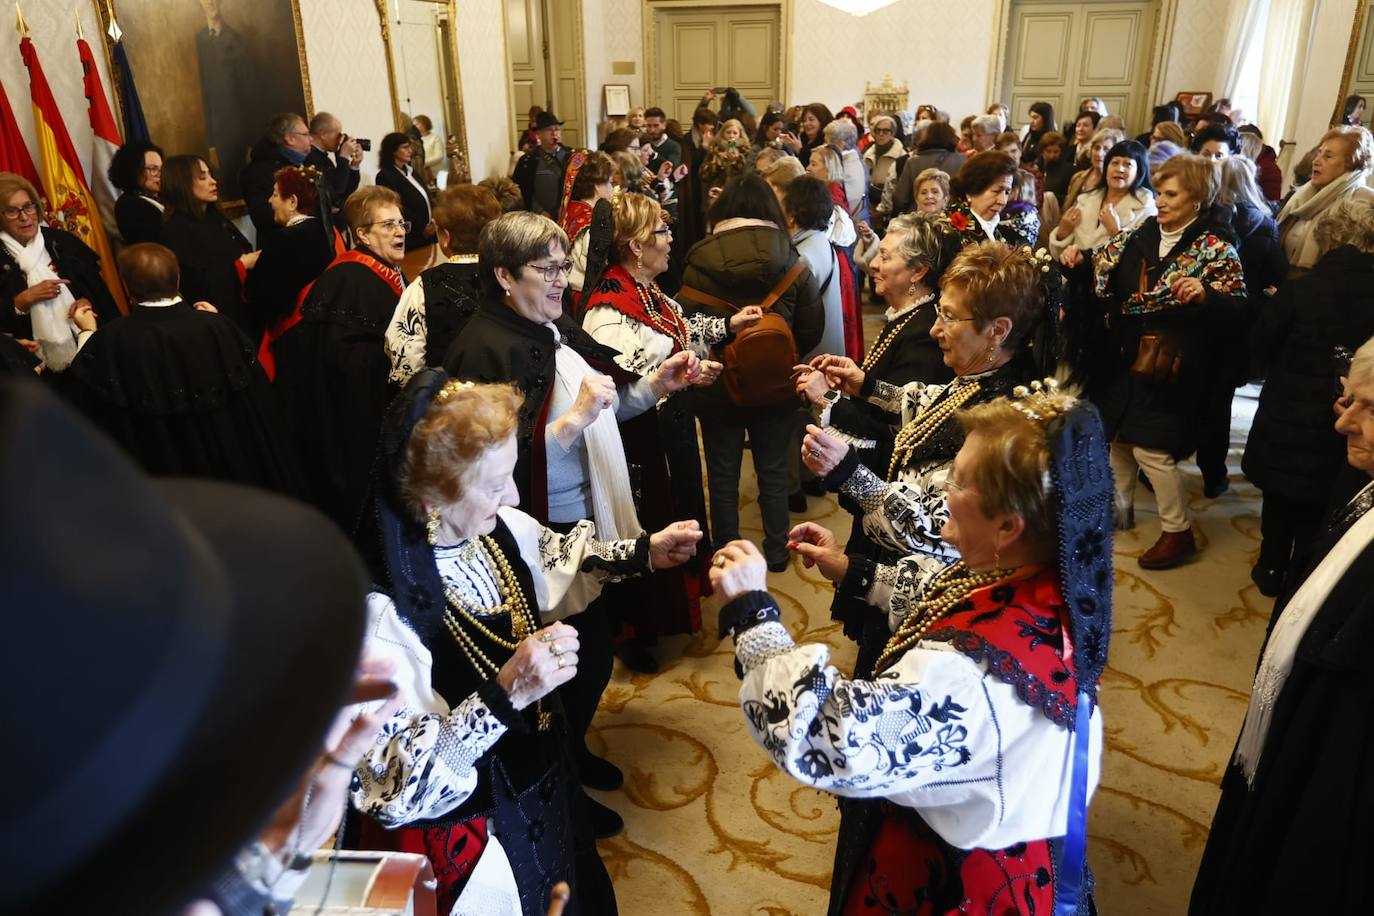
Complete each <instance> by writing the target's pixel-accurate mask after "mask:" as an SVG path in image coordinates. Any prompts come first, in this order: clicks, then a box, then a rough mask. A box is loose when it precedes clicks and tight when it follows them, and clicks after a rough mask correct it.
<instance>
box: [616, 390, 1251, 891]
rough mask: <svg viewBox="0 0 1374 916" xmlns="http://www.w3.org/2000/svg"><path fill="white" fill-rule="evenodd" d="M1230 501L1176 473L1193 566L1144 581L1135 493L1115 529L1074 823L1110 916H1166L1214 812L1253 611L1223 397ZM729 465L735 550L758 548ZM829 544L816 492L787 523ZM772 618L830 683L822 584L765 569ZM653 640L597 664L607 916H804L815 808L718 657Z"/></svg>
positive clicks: (1148, 535) (849, 651)
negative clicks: (620, 776) (1085, 805)
mask: <svg viewBox="0 0 1374 916" xmlns="http://www.w3.org/2000/svg"><path fill="white" fill-rule="evenodd" d="M1236 403H1237V409H1236V414H1237V416H1236V417H1235V418H1234V423H1233V425H1234V426H1235V427H1237V429H1236V431H1235V432H1234V433H1233V448H1232V453H1231V458H1230V463H1231V467H1232V477H1231V490H1230V491H1229V492H1228V493H1226V494H1223V495H1222V496H1221V497H1220V498H1219V499H1216V500H1207V499H1204V498H1203V497H1202V496H1201V489H1202V484H1201V477H1200V476H1199V474H1198V473H1197V469H1196V468H1195V467H1193V466H1191V465H1189V466H1188V467H1187V469H1186V470H1187V472H1188V481H1189V487H1190V491H1191V492H1192V494H1193V498H1192V500H1191V508H1192V511H1193V512H1194V515H1195V529H1196V531H1197V533H1198V536H1199V544H1200V545H1201V546H1202V548H1203V549H1202V554H1201V556H1200V557H1198V558H1197V559H1196V560H1195V561H1193V562H1192V563H1190V564H1188V565H1186V566H1184V567H1181V568H1179V569H1175V570H1170V571H1166V572H1155V573H1150V572H1146V571H1144V570H1141V569H1140V567H1139V566H1138V565H1137V564H1136V562H1135V560H1136V557H1138V556H1139V555H1140V553H1141V552H1142V551H1143V550H1145V549H1146V548H1147V547H1149V546H1150V544H1152V543H1153V542H1154V538H1155V537H1156V536H1157V534H1158V531H1159V527H1158V519H1157V517H1156V515H1155V512H1154V502H1153V497H1152V496H1151V495H1150V494H1149V493H1148V492H1147V491H1145V490H1144V489H1143V488H1141V490H1140V492H1139V494H1138V496H1137V505H1136V519H1137V527H1136V530H1135V531H1131V532H1124V533H1120V534H1119V536H1118V538H1117V540H1116V586H1117V588H1116V610H1115V631H1114V635H1113V642H1112V648H1111V661H1110V666H1109V668H1108V670H1107V673H1106V676H1105V678H1104V679H1103V683H1102V706H1103V710H1104V713H1105V716H1106V726H1107V753H1106V759H1105V761H1104V765H1103V779H1102V785H1101V787H1100V788H1099V789H1098V791H1097V794H1096V796H1095V797H1094V799H1093V805H1092V810H1091V816H1090V840H1089V848H1088V855H1089V862H1090V864H1091V865H1092V867H1093V868H1094V869H1095V871H1096V873H1097V882H1098V904H1099V907H1100V909H1101V911H1102V912H1103V913H1106V914H1111V916H1150V914H1159V916H1174V914H1179V913H1183V912H1185V911H1186V907H1187V899H1188V894H1189V892H1190V889H1191V887H1192V881H1193V875H1194V873H1195V871H1196V869H1197V862H1198V859H1199V857H1200V856H1201V853H1202V847H1203V844H1204V842H1205V840H1206V836H1207V828H1208V824H1209V823H1210V822H1211V818H1212V811H1213V808H1214V807H1215V804H1216V799H1217V790H1216V784H1217V783H1218V781H1219V780H1220V777H1221V773H1222V771H1223V768H1224V765H1225V761H1226V760H1227V758H1228V756H1229V755H1230V752H1231V749H1232V745H1233V743H1234V741H1235V738H1236V734H1237V733H1238V732H1239V729H1240V721H1241V718H1242V717H1243V713H1244V709H1245V702H1246V699H1247V697H1248V688H1249V684H1250V679H1251V676H1252V673H1253V670H1254V665H1255V660H1256V657H1257V654H1258V651H1259V647H1260V643H1261V641H1262V639H1263V635H1264V630H1265V625H1266V623H1267V621H1268V617H1269V611H1270V608H1271V605H1272V602H1271V601H1270V600H1269V599H1267V598H1264V597H1263V596H1261V595H1260V594H1259V593H1258V591H1257V590H1256V589H1255V586H1254V585H1253V584H1251V582H1250V579H1249V569H1250V566H1251V565H1252V563H1253V562H1254V558H1255V555H1256V553H1257V551H1258V545H1259V535H1258V527H1259V518H1258V512H1259V494H1258V492H1257V491H1256V490H1255V489H1254V488H1253V487H1251V486H1250V485H1249V484H1248V483H1246V482H1244V480H1243V479H1242V478H1241V477H1240V474H1239V472H1238V471H1237V470H1236V469H1237V467H1238V465H1239V456H1240V452H1239V449H1240V448H1241V446H1242V443H1243V436H1244V432H1243V431H1244V430H1245V429H1248V427H1249V417H1250V415H1251V413H1252V411H1253V406H1254V402H1253V399H1247V398H1245V397H1240V398H1237V402H1236ZM756 493H757V491H756V487H755V485H754V482H753V480H752V469H751V468H749V466H748V465H747V464H746V472H745V482H744V484H743V486H742V493H741V502H742V521H743V531H742V534H743V535H744V536H745V537H748V538H752V539H755V540H761V538H762V530H761V529H760V528H759V521H758V519H759V516H758V509H757V505H756V502H755V499H756ZM803 519H810V520H814V521H817V522H820V523H821V524H825V525H827V526H830V527H832V528H834V529H835V530H836V531H839V532H841V533H842V534H843V532H847V531H848V526H849V522H848V516H847V515H846V514H845V513H844V512H842V511H841V510H840V509H839V506H838V505H837V503H836V502H835V499H834V497H826V498H824V499H817V498H812V499H811V501H810V509H809V511H808V512H807V513H805V514H804V515H799V516H794V520H796V521H800V520H803ZM769 586H770V588H771V590H772V591H773V593H774V594H775V595H777V596H778V598H779V601H780V603H781V605H782V607H783V612H784V617H783V619H784V623H786V624H787V626H788V628H789V629H790V630H791V632H792V634H793V636H794V637H795V638H796V639H797V640H798V641H799V642H816V641H820V642H825V643H827V644H829V645H831V646H832V647H834V649H835V655H834V658H835V661H836V663H837V664H838V665H839V666H840V667H841V669H842V670H848V669H849V668H850V667H851V666H852V663H853V659H854V651H853V644H852V643H850V642H849V641H848V640H847V639H845V638H844V636H843V634H842V633H841V632H840V631H839V628H838V626H836V625H834V624H832V622H831V620H830V614H829V609H828V608H829V594H830V585H829V583H827V582H826V581H824V580H823V579H822V578H821V577H820V575H819V574H817V573H816V572H815V571H814V570H804V569H802V568H801V566H800V564H798V563H794V564H793V566H792V567H791V568H790V569H788V570H787V571H785V572H783V573H780V574H776V575H771V576H770V577H769ZM714 610H715V609H714V605H711V606H710V607H708V608H707V609H706V610H705V613H704V615H703V616H704V617H705V618H706V620H707V630H708V632H703V633H699V634H697V635H696V636H694V637H691V638H687V637H679V638H676V639H674V640H668V641H665V643H664V645H663V646H662V647H661V650H660V653H659V654H660V663H661V670H660V672H659V673H658V674H657V675H653V676H646V675H638V674H634V673H633V672H630V671H629V670H627V669H625V668H624V667H622V666H620V664H619V662H617V667H616V672H615V677H614V680H613V681H612V683H611V686H610V688H609V689H608V690H607V692H606V695H605V698H604V700H603V702H602V706H601V712H600V715H599V716H598V717H597V720H596V722H595V724H594V726H593V734H592V737H591V739H590V740H591V741H592V744H593V746H594V747H596V748H598V749H600V750H602V751H604V752H605V753H606V755H607V756H608V757H610V758H611V759H612V760H614V761H615V762H616V763H618V764H619V765H620V766H621V767H622V768H623V769H624V770H625V773H626V783H625V786H624V788H623V789H621V790H619V791H616V792H609V793H596V794H597V795H598V797H600V798H602V799H603V800H604V801H606V803H607V804H610V805H611V806H613V807H614V808H616V809H617V810H618V811H620V812H621V813H622V814H623V815H624V816H625V820H626V825H627V826H626V830H625V832H624V833H623V834H622V835H621V836H619V837H616V838H615V839H613V840H611V841H609V842H606V843H604V844H602V853H603V855H604V857H605V859H606V862H607V865H608V867H609V868H610V870H611V875H612V877H613V878H614V880H615V883H616V893H617V896H618V898H619V902H620V910H621V912H622V913H626V914H633V916H639V914H679V913H681V914H708V913H709V914H719V916H746V914H760V916H789V914H797V916H801V914H817V913H824V911H825V903H826V899H827V893H828V888H829V885H830V866H831V857H832V854H833V851H834V835H835V829H836V825H837V823H838V817H837V814H836V809H835V803H834V800H833V799H832V798H831V797H829V796H827V795H825V794H823V793H820V792H817V791H814V790H811V789H807V788H805V787H803V786H801V785H800V784H798V783H796V782H793V781H792V780H791V779H789V778H787V777H785V776H784V775H782V774H781V773H780V772H779V771H778V770H777V769H776V768H775V767H774V766H773V765H772V763H771V762H770V761H769V759H768V758H767V757H766V756H765V755H764V754H763V752H762V751H761V750H760V749H759V748H758V747H757V746H756V745H755V744H754V743H753V741H752V740H751V739H750V738H749V736H748V735H747V734H746V732H745V729H744V723H743V717H742V714H741V713H740V711H739V707H738V705H737V699H736V698H737V692H738V686H737V685H738V681H737V680H736V678H735V674H734V671H733V668H732V662H731V659H732V653H731V651H730V647H729V644H728V642H727V643H720V642H719V641H718V640H716V639H715V636H714V633H713V632H709V631H711V630H713V629H714V617H715V614H714Z"/></svg>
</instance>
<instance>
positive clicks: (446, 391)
mask: <svg viewBox="0 0 1374 916" xmlns="http://www.w3.org/2000/svg"><path fill="white" fill-rule="evenodd" d="M475 387H476V383H474V382H469V381H465V380H463V379H456V378H454V379H449V380H448V381H447V382H444V387H442V388H440V389H439V393H438V394H436V395H435V396H434V402H435V403H436V404H442V403H444V402H445V401H447V400H448V399H449V398H451V397H453V396H454V395H455V394H456V393H458V392H459V391H462V390H463V389H464V388H475Z"/></svg>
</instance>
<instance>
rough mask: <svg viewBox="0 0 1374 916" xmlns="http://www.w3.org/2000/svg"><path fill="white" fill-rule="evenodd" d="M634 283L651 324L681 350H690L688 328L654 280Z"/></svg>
mask: <svg viewBox="0 0 1374 916" xmlns="http://www.w3.org/2000/svg"><path fill="white" fill-rule="evenodd" d="M634 283H635V292H637V293H639V302H640V304H641V305H643V306H644V314H645V315H646V316H647V317H648V319H649V324H651V325H652V326H653V327H654V328H655V329H656V330H658V331H659V332H660V333H662V334H664V335H666V336H668V337H671V338H672V339H673V340H674V341H676V342H677V345H678V347H680V348H681V349H683V350H687V349H690V348H689V347H688V346H687V328H686V326H684V325H683V323H682V320H681V319H680V318H678V315H677V311H676V310H675V309H674V308H673V306H672V303H670V302H669V301H668V297H667V296H665V295H663V291H662V290H661V289H659V288H658V284H657V283H655V282H653V281H652V280H650V281H649V282H648V283H640V282H639V280H638V279H636V280H635V281H634ZM674 352H676V351H674Z"/></svg>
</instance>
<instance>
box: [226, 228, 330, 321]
mask: <svg viewBox="0 0 1374 916" xmlns="http://www.w3.org/2000/svg"><path fill="white" fill-rule="evenodd" d="M328 232H329V234H326V227H325V226H322V225H321V224H320V221H319V220H318V219H307V220H302V221H301V222H299V223H297V224H296V225H294V226H286V227H284V228H282V230H281V231H280V232H278V233H276V234H275V235H273V236H271V237H269V238H268V240H267V244H266V245H264V246H263V247H262V254H260V255H258V263H257V265H256V266H255V267H254V268H253V269H252V270H250V271H248V277H247V279H246V280H245V281H244V284H243V294H244V298H245V299H247V300H248V313H249V316H250V320H251V321H252V322H253V323H254V324H255V325H259V326H262V327H265V328H266V327H271V326H272V325H273V324H274V323H276V322H278V321H280V320H281V319H283V318H285V317H286V316H287V315H290V314H291V312H292V311H294V310H295V308H296V300H298V299H299V298H300V295H301V290H303V289H305V288H306V286H308V285H309V284H311V283H313V282H314V281H315V278H316V277H318V276H319V275H320V274H321V273H323V272H324V269H325V268H326V267H328V266H329V262H330V261H332V260H334V244H333V238H332V235H333V231H332V229H330V230H328Z"/></svg>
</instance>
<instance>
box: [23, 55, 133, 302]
mask: <svg viewBox="0 0 1374 916" xmlns="http://www.w3.org/2000/svg"><path fill="white" fill-rule="evenodd" d="M19 53H20V55H21V56H22V57H23V58H24V66H26V67H28V68H29V90H30V92H31V94H32V95H33V126H34V133H35V135H36V136H37V139H38V161H39V163H40V164H41V165H42V171H43V192H44V194H45V195H46V196H47V198H48V213H47V216H48V225H50V226H56V227H58V228H60V229H65V230H67V231H68V232H70V233H72V234H73V235H75V236H76V237H77V238H79V239H81V241H83V242H85V243H86V244H87V245H89V246H90V247H91V250H93V251H94V252H95V253H96V254H98V255H100V273H101V275H102V276H103V277H104V278H105V285H106V286H108V287H109V288H110V294H111V295H112V296H114V299H115V302H116V303H118V304H119V310H120V311H121V312H127V311H128V310H129V306H128V304H127V303H126V302H125V301H124V286H123V284H121V283H120V282H119V271H118V270H117V269H116V268H115V260H114V254H113V253H112V252H111V251H110V241H109V239H108V238H106V236H105V227H104V226H103V225H102V224H101V221H100V214H99V212H98V211H97V210H96V206H95V200H94V198H92V197H91V190H90V187H89V186H88V185H87V184H86V176H85V174H84V173H83V172H82V170H81V160H80V159H79V158H77V155H76V147H74V146H72V138H71V136H70V135H69V134H68V133H67V125H66V124H64V123H63V122H62V113H61V112H60V111H59V110H58V108H57V100H56V99H54V98H53V94H52V89H50V88H49V87H48V78H47V77H46V76H44V75H43V66H42V64H40V63H39V62H38V51H37V50H36V49H35V48H34V46H33V42H32V41H30V40H29V39H28V38H27V37H25V38H22V39H21V40H20V41H19Z"/></svg>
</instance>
